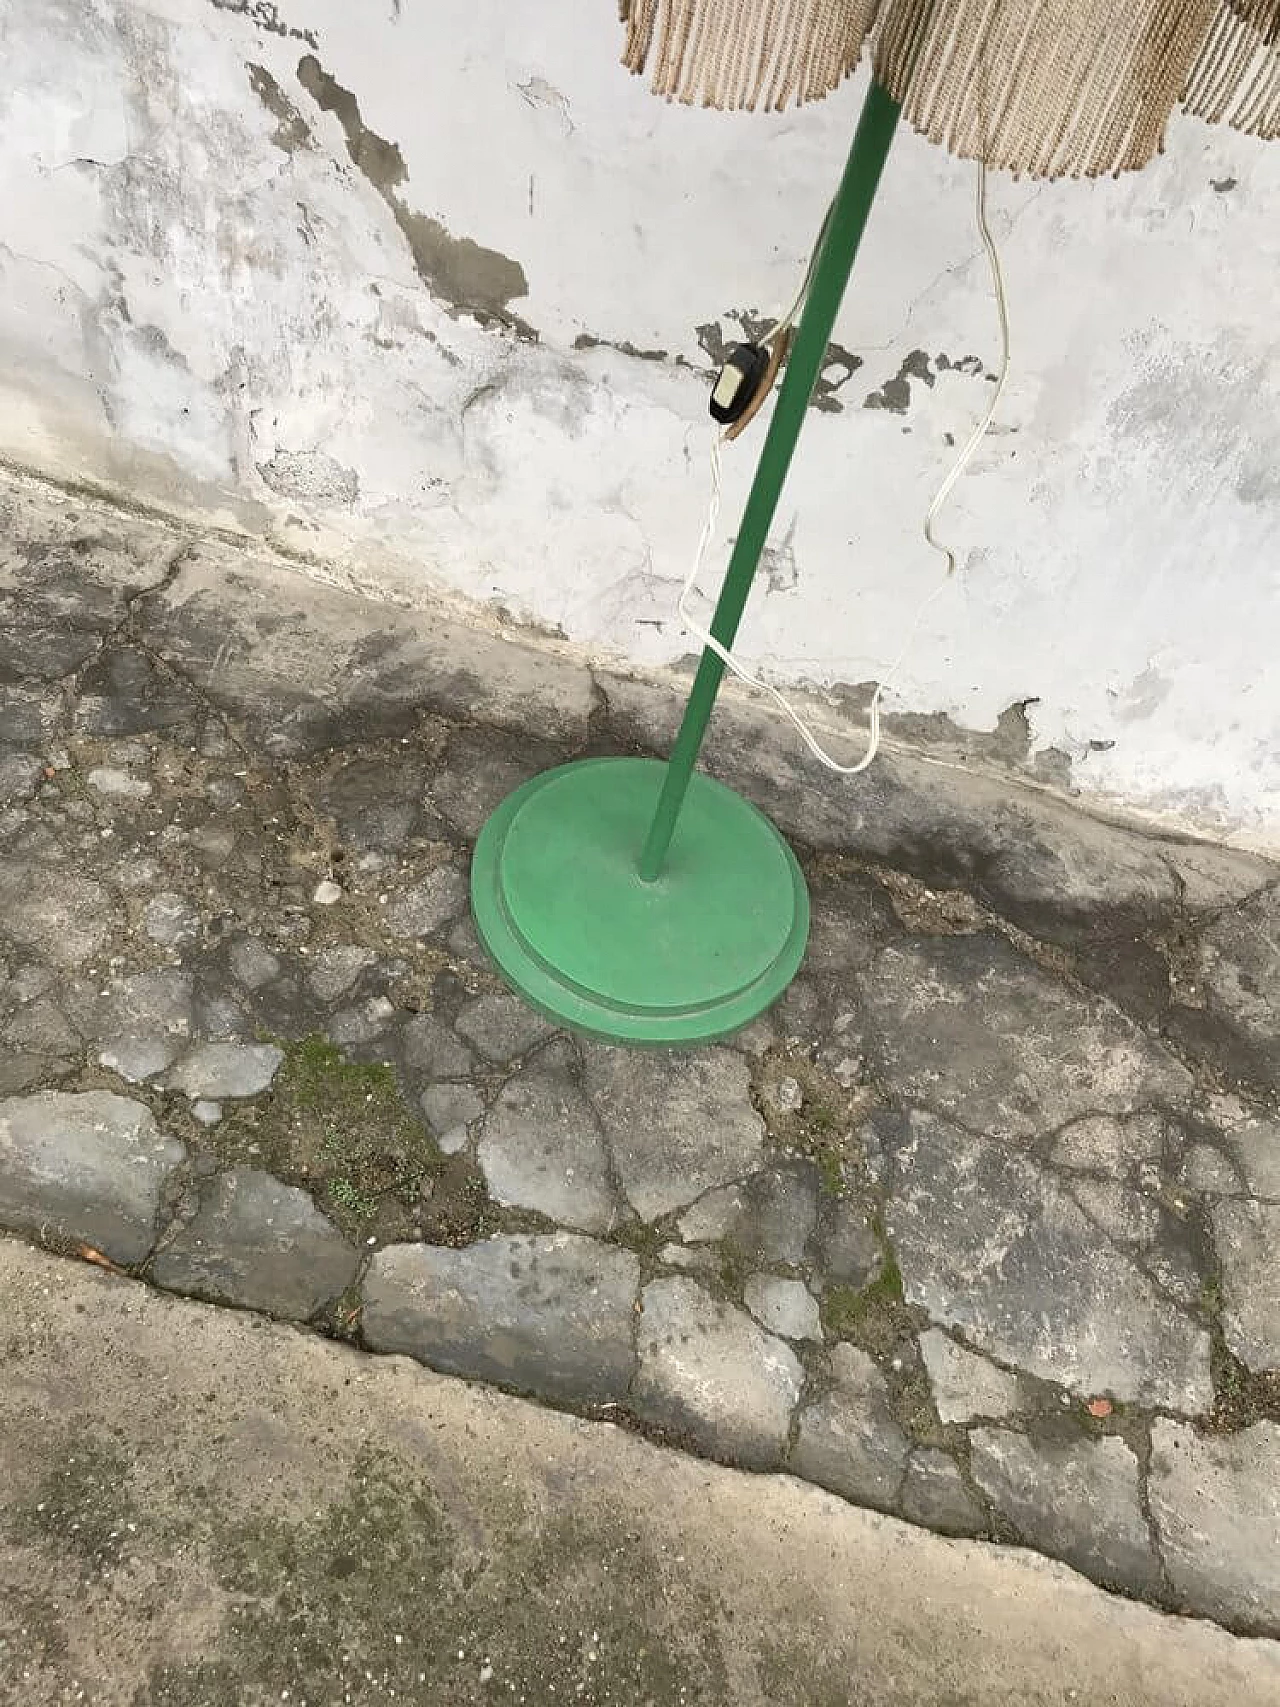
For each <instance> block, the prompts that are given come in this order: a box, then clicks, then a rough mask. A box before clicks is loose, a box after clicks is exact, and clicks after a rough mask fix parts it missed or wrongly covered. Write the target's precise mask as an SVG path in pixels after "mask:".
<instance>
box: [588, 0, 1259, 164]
mask: <svg viewBox="0 0 1280 1707" xmlns="http://www.w3.org/2000/svg"><path fill="white" fill-rule="evenodd" d="M621 10H622V17H623V21H624V23H625V24H626V27H627V40H626V50H625V53H624V63H625V64H626V65H628V66H629V67H630V69H631V70H632V71H635V72H641V71H644V70H648V72H649V74H650V80H651V83H652V86H653V88H654V90H655V92H656V93H658V94H660V95H665V96H667V97H668V98H669V99H675V100H678V101H683V102H685V103H686V104H700V105H702V106H707V107H718V108H723V109H728V110H736V109H747V110H754V109H755V108H758V107H763V108H765V110H767V111H768V110H772V111H776V110H778V109H780V108H782V107H785V106H787V105H789V104H791V103H793V102H794V103H796V104H799V103H802V102H805V101H813V100H820V99H821V98H822V97H823V96H824V95H827V94H829V93H830V92H831V91H832V90H833V89H834V88H836V87H837V86H838V85H839V83H840V82H841V81H842V80H843V79H844V78H845V77H847V76H848V75H849V73H850V72H851V71H852V70H853V69H854V67H855V65H856V64H857V63H858V60H859V58H860V56H861V54H862V50H863V48H864V46H867V45H868V44H869V45H870V48H871V53H872V58H873V63H874V66H875V73H876V76H877V77H878V78H879V79H880V80H881V82H883V83H884V84H885V85H886V87H887V88H888V89H889V90H890V92H891V93H892V94H893V95H894V96H895V98H896V99H898V100H900V101H901V102H902V103H903V108H904V112H905V114H906V117H907V118H908V120H909V121H910V122H911V124H913V125H914V126H915V128H916V129H917V130H919V131H920V132H922V134H924V135H925V136H927V137H929V138H930V139H931V140H932V141H934V142H938V143H941V144H942V145H943V146H944V147H945V148H948V149H950V150H951V152H952V153H955V154H960V155H965V156H968V157H971V158H981V159H985V160H986V161H987V163H988V164H989V165H992V166H999V167H1005V168H1007V169H1009V170H1010V171H1013V172H1018V173H1027V174H1029V175H1031V176H1034V177H1046V178H1060V177H1079V176H1092V175H1095V174H1098V173H1102V172H1117V171H1122V170H1125V169H1127V168H1132V167H1137V166H1142V165H1145V164H1146V162H1147V161H1148V160H1150V159H1151V157H1152V156H1153V155H1154V154H1156V153H1158V152H1159V150H1160V147H1161V145H1162V143H1163V139H1164V132H1165V126H1166V125H1167V123H1168V119H1169V115H1170V113H1171V112H1172V111H1173V109H1174V108H1175V107H1176V106H1177V105H1178V104H1179V103H1180V102H1181V103H1182V104H1183V105H1184V106H1185V107H1186V108H1187V110H1188V111H1190V112H1192V113H1195V114H1197V115H1199V116H1200V117H1202V118H1205V119H1209V120H1211V121H1213V122H1217V123H1222V122H1225V123H1228V124H1231V125H1234V126H1235V127H1236V128H1237V129H1240V130H1243V131H1247V132H1248V133H1249V134H1251V135H1254V136H1263V137H1275V136H1277V135H1280V0H933V3H932V4H930V3H929V0H622V7H621Z"/></svg>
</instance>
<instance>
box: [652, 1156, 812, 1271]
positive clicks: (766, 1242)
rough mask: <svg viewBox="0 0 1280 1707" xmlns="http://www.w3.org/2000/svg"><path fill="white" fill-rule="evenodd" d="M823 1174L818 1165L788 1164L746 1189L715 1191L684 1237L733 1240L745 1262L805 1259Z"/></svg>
mask: <svg viewBox="0 0 1280 1707" xmlns="http://www.w3.org/2000/svg"><path fill="white" fill-rule="evenodd" d="M818 1198H819V1182H818V1170H817V1168H816V1167H815V1166H814V1164H813V1163H812V1162H808V1161H793V1162H786V1163H783V1164H781V1165H779V1166H777V1167H772V1168H766V1169H764V1170H763V1172H761V1173H758V1174H753V1175H752V1176H751V1178H750V1179H748V1180H744V1181H743V1182H742V1183H741V1184H740V1185H731V1186H724V1187H722V1188H721V1189H720V1190H718V1191H709V1192H708V1193H707V1194H706V1196H705V1197H703V1198H700V1199H699V1200H698V1202H697V1203H695V1204H694V1205H693V1206H692V1207H691V1208H690V1209H688V1210H687V1211H686V1212H685V1214H684V1215H682V1216H681V1218H680V1231H681V1234H682V1235H683V1237H684V1238H686V1239H690V1240H693V1241H694V1242H701V1241H705V1240H718V1239H727V1240H729V1241H730V1242H731V1243H732V1245H733V1248H734V1250H735V1251H737V1252H738V1254H739V1255H740V1257H741V1258H742V1260H743V1261H744V1262H749V1263H757V1262H758V1263H786V1264H788V1265H789V1266H790V1267H793V1268H798V1267H799V1266H800V1264H801V1263H803V1261H804V1259H805V1252H806V1249H807V1247H808V1244H809V1239H810V1237H811V1236H812V1233H813V1227H814V1221H815V1219H816V1217H817V1214H818Z"/></svg>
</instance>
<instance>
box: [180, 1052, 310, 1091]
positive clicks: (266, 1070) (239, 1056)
mask: <svg viewBox="0 0 1280 1707" xmlns="http://www.w3.org/2000/svg"><path fill="white" fill-rule="evenodd" d="M283 1060H284V1055H283V1053H282V1051H281V1050H279V1049H277V1048H276V1046H275V1044H274V1043H200V1044H197V1045H196V1047H195V1048H194V1049H190V1050H188V1052H187V1053H186V1054H185V1055H184V1056H183V1057H182V1059H181V1060H180V1061H179V1062H178V1064H177V1066H176V1067H175V1068H174V1069H173V1071H172V1072H171V1073H170V1075H169V1085H170V1087H171V1089H173V1090H176V1091H183V1092H184V1093H185V1094H186V1095H187V1096H189V1097H205V1098H208V1099H209V1100H210V1101H215V1102H216V1101H219V1100H220V1099H221V1098H223V1097H252V1096H257V1095H258V1094H259V1092H261V1091H265V1090H266V1088H267V1086H268V1085H269V1084H270V1083H271V1081H272V1079H274V1078H275V1076H276V1074H277V1072H278V1071H279V1069H280V1063H281V1062H282V1061H283Z"/></svg>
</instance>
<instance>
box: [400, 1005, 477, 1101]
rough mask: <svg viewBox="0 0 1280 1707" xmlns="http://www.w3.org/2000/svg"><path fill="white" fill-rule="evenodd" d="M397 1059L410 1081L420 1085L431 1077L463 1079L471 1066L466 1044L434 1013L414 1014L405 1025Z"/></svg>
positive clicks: (471, 1060)
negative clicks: (402, 1064) (401, 1063)
mask: <svg viewBox="0 0 1280 1707" xmlns="http://www.w3.org/2000/svg"><path fill="white" fill-rule="evenodd" d="M400 1059H401V1061H402V1062H403V1063H404V1070H405V1074H406V1076H407V1077H408V1079H409V1082H410V1083H411V1084H414V1085H420V1086H421V1085H425V1083H426V1082H427V1081H430V1080H434V1079H464V1078H466V1076H467V1074H468V1073H469V1072H470V1071H471V1068H472V1065H473V1058H472V1054H471V1051H470V1050H469V1049H468V1048H467V1046H466V1044H464V1043H460V1042H459V1041H458V1039H457V1038H456V1037H455V1036H454V1035H453V1033H452V1032H451V1031H450V1030H449V1028H448V1026H447V1025H445V1024H444V1022H443V1021H442V1020H438V1019H437V1018H436V1016H435V1015H434V1014H415V1015H414V1017H413V1018H412V1019H411V1020H409V1021H408V1023H407V1024H406V1025H405V1026H404V1028H403V1030H402V1031H401V1033H400Z"/></svg>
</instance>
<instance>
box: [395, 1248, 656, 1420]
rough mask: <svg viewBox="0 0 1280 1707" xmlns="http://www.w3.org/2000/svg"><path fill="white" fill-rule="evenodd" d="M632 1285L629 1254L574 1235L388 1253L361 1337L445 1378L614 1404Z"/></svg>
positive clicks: (623, 1370)
mask: <svg viewBox="0 0 1280 1707" xmlns="http://www.w3.org/2000/svg"><path fill="white" fill-rule="evenodd" d="M639 1285H640V1264H639V1262H638V1260H637V1259H636V1257H635V1256H633V1255H632V1253H631V1252H630V1251H623V1250H619V1249H617V1248H616V1247H615V1246H612V1245H604V1244H601V1243H599V1242H598V1241H597V1240H595V1239H588V1238H583V1237H581V1236H579V1235H577V1234H573V1233H556V1234H553V1235H551V1236H549V1237H545V1238H528V1237H524V1236H522V1235H517V1234H513V1235H500V1236H498V1237H495V1238H492V1239H486V1240H484V1241H483V1242H481V1243H480V1244H477V1245H468V1246H467V1247H466V1248H465V1249H463V1250H443V1249H440V1248H438V1247H435V1246H429V1245H392V1246H389V1247H388V1248H387V1249H386V1250H383V1251H379V1252H378V1253H377V1254H376V1256H375V1257H374V1259H373V1262H372V1264H371V1265H370V1269H369V1273H368V1276H367V1278H366V1280H365V1282H364V1313H363V1317H362V1321H363V1329H364V1337H365V1340H366V1341H367V1343H368V1344H369V1345H370V1346H372V1347H373V1349H374V1350H375V1351H400V1352H408V1353H409V1354H410V1356H412V1357H416V1358H418V1359H419V1361H421V1362H423V1363H429V1364H430V1365H431V1367H432V1368H433V1369H440V1370H443V1371H444V1372H445V1373H446V1374H451V1375H465V1376H469V1377H471V1378H473V1379H476V1380H481V1381H497V1382H500V1383H501V1384H502V1385H504V1386H507V1387H515V1388H518V1389H520V1390H521V1391H522V1392H526V1393H533V1394H536V1395H537V1396H539V1397H541V1398H545V1399H551V1400H556V1401H560V1402H562V1403H567V1404H583V1405H596V1404H606V1403H620V1402H621V1401H622V1400H623V1399H624V1398H625V1396H626V1392H627V1388H628V1385H629V1384H630V1381H631V1376H632V1372H633V1371H634V1368H635V1345H634V1331H635V1306H636V1296H637V1293H638V1291H639Z"/></svg>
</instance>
